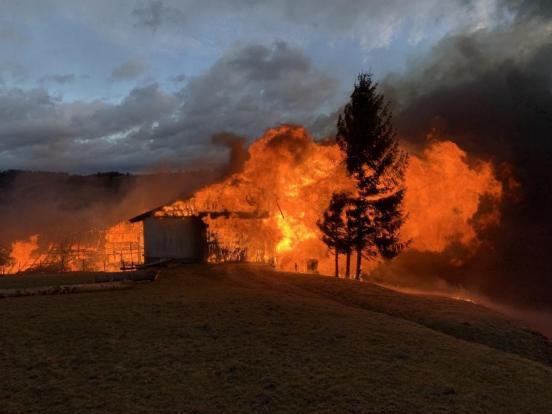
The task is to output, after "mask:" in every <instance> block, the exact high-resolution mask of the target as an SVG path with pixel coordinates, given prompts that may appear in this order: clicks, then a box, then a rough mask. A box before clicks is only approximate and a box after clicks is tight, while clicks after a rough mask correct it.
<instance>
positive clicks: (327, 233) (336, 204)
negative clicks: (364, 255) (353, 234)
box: [316, 193, 350, 277]
mask: <svg viewBox="0 0 552 414" xmlns="http://www.w3.org/2000/svg"><path fill="white" fill-rule="evenodd" d="M348 202H349V195H348V194H346V193H334V194H333V196H332V199H331V200H330V205H329V206H328V208H327V210H326V211H325V212H324V215H323V218H322V220H319V221H318V222H317V223H316V224H317V225H318V228H319V229H320V231H321V232H322V241H323V242H324V243H326V245H327V246H328V247H329V248H330V249H332V250H333V251H334V254H335V277H339V253H343V252H347V250H346V249H347V245H346V240H347V239H348V235H347V229H346V225H345V221H344V219H343V212H344V209H345V207H346V205H347V203H348ZM349 252H350V249H349ZM349 255H350V253H349Z"/></svg>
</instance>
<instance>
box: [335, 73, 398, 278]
mask: <svg viewBox="0 0 552 414" xmlns="http://www.w3.org/2000/svg"><path fill="white" fill-rule="evenodd" d="M377 86H378V85H377V83H375V82H373V81H372V75H371V74H369V73H361V74H360V75H359V76H358V79H357V82H356V83H355V87H354V90H353V93H352V94H351V99H350V102H349V103H348V104H347V105H346V106H345V108H344V111H343V114H342V115H340V116H339V119H338V122H337V136H336V140H337V143H338V144H339V146H340V148H341V149H342V150H343V151H344V153H345V155H346V158H345V160H346V166H347V171H348V172H349V174H351V176H352V177H353V178H354V179H355V181H356V183H357V189H358V194H357V195H356V196H355V199H354V200H353V202H352V205H353V208H352V210H351V212H350V218H351V223H350V224H351V227H352V229H353V235H354V237H353V239H352V246H351V247H352V248H354V250H355V251H356V255H357V266H356V278H357V279H360V275H361V261H362V257H365V258H367V259H373V258H375V257H377V256H380V257H382V258H384V259H390V258H393V257H395V256H396V255H397V254H399V253H400V252H401V250H402V249H403V248H404V247H405V243H402V242H401V241H400V238H399V230H400V227H401V225H402V224H403V222H404V218H405V216H404V214H403V212H402V209H401V206H402V201H403V198H404V193H405V186H404V172H405V168H406V164H407V155H406V153H404V152H403V151H401V150H400V148H399V144H398V140H397V137H396V133H395V130H394V128H393V125H392V120H391V111H390V109H389V104H388V103H387V102H385V99H384V96H383V95H382V94H380V93H379V92H378V91H377Z"/></svg>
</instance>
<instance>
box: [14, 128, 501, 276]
mask: <svg viewBox="0 0 552 414" xmlns="http://www.w3.org/2000/svg"><path fill="white" fill-rule="evenodd" d="M343 161H344V159H343V154H342V152H341V151H340V149H339V148H338V147H337V145H336V144H334V143H330V142H322V143H321V142H316V141H315V140H314V139H313V138H312V137H311V136H310V135H309V133H308V132H307V131H306V130H305V129H304V128H302V127H298V126H289V125H284V126H280V127H277V128H273V129H270V130H268V131H267V132H266V133H265V134H264V135H263V136H262V137H261V138H259V139H258V140H256V141H255V142H253V144H252V145H251V146H250V148H249V159H248V160H247V161H246V162H245V165H244V168H243V170H242V171H241V172H239V173H235V174H233V175H231V176H230V177H228V178H227V179H225V180H224V181H222V182H220V183H216V184H213V185H210V186H208V187H206V188H204V189H202V190H200V191H199V192H197V193H196V194H195V195H194V196H193V197H192V198H190V199H187V200H179V201H176V202H175V203H173V204H170V205H167V206H165V207H164V208H163V209H161V210H159V211H158V212H157V213H156V214H157V215H160V216H187V215H193V214H197V213H198V212H200V211H203V212H219V213H220V212H227V213H228V214H220V215H207V216H206V217H205V218H204V220H205V221H206V224H207V225H208V229H209V237H210V240H211V241H213V242H214V243H216V246H217V249H212V250H210V256H209V260H211V261H215V262H216V261H225V260H248V261H257V262H269V263H273V264H274V265H276V266H277V267H278V268H280V269H284V270H298V271H308V270H311V271H313V270H315V269H316V270H317V271H320V272H321V273H328V274H329V273H331V271H332V266H333V262H332V260H333V259H332V257H331V254H330V252H329V251H328V249H327V247H326V246H325V245H324V244H323V243H322V242H321V240H320V233H319V230H318V227H317V225H316V222H317V220H319V219H320V217H321V216H322V213H323V212H324V210H325V209H326V207H327V206H328V203H329V200H330V198H331V196H332V194H333V193H334V192H338V191H350V192H354V189H355V184H354V182H353V181H352V180H351V178H350V177H348V175H347V174H346V170H345V166H344V162H343ZM406 186H407V193H406V196H405V201H404V209H405V212H406V213H407V215H408V218H407V221H406V223H405V225H404V227H403V229H402V237H403V239H404V240H405V241H406V240H412V243H411V244H410V248H412V249H417V250H420V251H431V252H440V251H443V250H444V249H445V248H446V247H447V246H448V245H450V244H451V243H460V244H462V245H465V246H467V247H469V246H477V244H478V231H481V230H484V229H485V227H487V226H492V225H496V224H497V223H498V222H499V220H500V211H499V209H498V205H499V201H500V199H501V197H502V186H501V183H500V182H499V181H498V180H497V178H496V177H495V174H494V171H493V165H492V164H491V163H490V162H484V161H480V160H475V159H470V158H469V156H468V155H467V154H466V153H465V152H464V151H463V150H462V149H461V148H459V147H458V146H457V145H456V144H455V143H454V142H452V141H449V140H436V139H432V140H431V141H428V144H427V146H426V148H425V150H424V151H423V152H421V153H419V154H411V156H410V161H409V166H408V169H407V173H406ZM483 199H485V200H487V204H490V208H487V211H486V213H485V214H481V213H480V205H481V203H482V200H483ZM478 213H479V214H478ZM96 233H98V232H96ZM99 233H101V234H100V237H99V238H97V239H96V240H95V241H94V243H91V242H88V243H81V244H80V245H79V247H78V249H77V254H72V255H71V258H72V259H71V260H66V262H65V263H64V264H63V265H64V266H65V267H66V268H67V269H69V270H80V269H97V270H104V269H105V270H114V269H115V268H119V267H121V266H124V265H125V263H126V264H136V263H139V262H140V261H141V259H142V257H141V255H142V254H143V252H142V250H141V249H142V244H143V241H142V233H141V228H140V227H139V225H131V224H125V223H121V224H119V225H117V226H114V227H112V228H110V229H107V230H104V231H102V232H99ZM68 248H69V249H70V250H71V251H72V252H73V253H74V250H75V243H72V244H71V245H70V246H69V247H68ZM62 253H63V249H61V251H60V249H59V248H58V249H57V250H56V249H55V248H54V247H52V246H42V247H41V246H40V236H39V235H37V236H33V237H31V238H30V239H29V240H27V241H19V242H15V243H14V244H13V245H12V252H11V255H12V257H13V258H14V262H13V264H12V265H11V268H12V270H16V271H17V270H20V269H23V268H25V267H26V266H27V267H30V266H31V264H32V263H34V264H35V265H36V263H47V260H46V259H45V256H44V255H46V256H52V257H56V258H57V262H58V263H59V262H60V254H62ZM56 255H57V256H56ZM375 265H376V263H373V264H372V265H368V266H367V267H366V266H365V269H369V268H370V266H375Z"/></svg>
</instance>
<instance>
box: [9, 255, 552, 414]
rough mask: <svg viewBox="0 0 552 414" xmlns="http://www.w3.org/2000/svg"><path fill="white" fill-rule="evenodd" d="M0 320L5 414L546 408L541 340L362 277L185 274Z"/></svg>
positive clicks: (30, 301)
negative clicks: (363, 280) (353, 279)
mask: <svg viewBox="0 0 552 414" xmlns="http://www.w3.org/2000/svg"><path fill="white" fill-rule="evenodd" d="M73 277H74V276H73ZM60 280H61V279H60ZM62 283H64V282H62ZM0 287H3V286H0ZM6 287H7V286H6ZM10 287H11V286H10ZM0 313H1V315H2V323H1V324H0V373H1V376H2V378H1V381H2V382H1V384H2V386H1V387H0V412H29V411H34V412H37V411H40V412H112V413H116V412H129V411H134V412H152V411H153V412H158V411H165V412H178V411H181V412H217V411H224V412H244V411H251V410H256V411H261V412H262V411H271V412H306V411H316V412H327V413H335V412H405V411H408V412H428V411H429V412H543V413H547V412H552V369H551V368H550V366H549V365H547V363H546V361H548V360H547V358H548V357H547V355H548V354H547V349H549V348H547V346H548V345H549V344H548V345H547V343H546V342H545V341H544V339H543V338H542V337H539V336H537V335H533V334H531V333H530V332H527V331H524V330H523V329H520V328H517V327H515V326H514V325H512V324H511V323H509V322H508V321H506V320H504V319H502V318H501V317H500V316H499V315H497V314H494V313H492V312H489V311H486V310H485V309H483V308H481V307H477V306H473V305H470V304H467V303H466V304H465V303H461V302H452V301H448V300H445V299H438V298H423V297H422V298H419V297H411V296H407V295H402V294H399V293H395V292H390V291H388V290H386V289H382V288H379V287H376V286H372V285H368V284H357V283H354V282H347V281H335V280H332V279H329V278H317V277H298V276H293V275H286V274H275V273H272V272H271V271H269V270H268V269H266V268H261V267H255V266H235V265H234V266H231V265H228V266H221V267H206V266H189V267H183V268H175V269H168V270H165V271H163V273H162V275H161V278H160V279H159V280H158V281H157V282H155V283H153V284H145V285H137V286H136V287H135V288H134V289H131V290H128V291H114V292H102V293H92V294H81V295H69V296H45V297H29V298H11V299H4V300H1V301H0ZM462 338H463V339H462ZM482 343H486V344H488V345H490V346H487V345H482ZM505 344H506V345H505ZM508 344H510V345H508ZM511 344H514V345H511ZM493 346H494V347H493ZM496 347H500V348H502V349H503V350H499V349H496ZM504 350H506V351H508V352H505V351H504ZM516 353H517V354H516ZM529 358H532V359H533V360H531V359H529ZM534 360H538V361H541V362H536V361H534Z"/></svg>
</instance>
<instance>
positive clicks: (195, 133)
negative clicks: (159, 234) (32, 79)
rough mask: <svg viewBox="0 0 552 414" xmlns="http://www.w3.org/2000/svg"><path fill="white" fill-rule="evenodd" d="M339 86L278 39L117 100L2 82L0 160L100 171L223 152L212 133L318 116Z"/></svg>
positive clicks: (249, 132)
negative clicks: (168, 87) (69, 96)
mask: <svg viewBox="0 0 552 414" xmlns="http://www.w3.org/2000/svg"><path fill="white" fill-rule="evenodd" d="M335 87H336V81H335V80H333V79H332V78H331V77H329V76H327V75H326V74H324V73H322V72H320V71H318V70H317V69H316V68H314V67H313V66H312V64H311V62H310V60H309V58H308V57H306V56H305V55H304V54H303V53H302V52H300V51H299V50H297V49H294V48H291V47H289V46H288V45H286V44H285V43H282V42H279V43H275V44H273V45H271V46H260V45H252V46H245V47H239V48H235V49H232V50H231V51H229V52H228V53H227V54H226V55H224V56H223V57H222V58H221V59H219V60H218V61H217V62H215V63H214V64H213V66H212V67H211V68H209V69H208V70H207V71H205V72H204V73H203V74H201V75H200V76H197V77H194V78H189V80H188V82H187V83H186V84H185V85H184V86H183V87H182V88H181V89H180V90H179V91H178V92H176V93H174V94H173V93H168V92H166V91H164V90H163V89H161V88H160V86H159V85H158V84H151V85H147V86H143V87H136V88H134V89H133V90H131V91H130V92H129V94H128V95H127V96H126V97H125V98H124V99H123V100H122V101H121V102H119V103H117V104H112V103H106V102H102V101H92V102H82V101H76V102H71V103H65V102H64V101H63V100H62V99H61V97H56V96H53V95H51V94H50V93H49V92H48V91H47V90H46V89H35V90H20V89H13V88H12V89H4V90H0V162H1V163H2V165H3V166H4V168H17V167H18V166H19V165H27V166H28V168H33V169H48V170H51V169H58V168H59V166H62V168H63V169H71V170H73V171H75V170H76V171H93V170H97V169H102V170H106V169H107V170H112V169H120V170H137V169H141V168H143V167H145V166H148V165H151V164H152V163H154V162H158V161H161V160H163V161H166V162H169V163H170V164H172V165H175V163H176V165H178V163H180V164H181V165H182V163H185V162H189V161H191V160H193V159H197V158H202V157H205V158H207V155H209V156H213V157H214V158H215V159H218V158H217V157H219V158H220V156H222V155H223V154H219V155H217V153H219V152H223V151H220V150H217V149H216V147H220V145H218V146H215V147H213V144H212V143H211V142H210V139H211V136H212V135H213V134H216V133H218V132H220V131H229V132H232V133H236V134H241V135H246V136H248V137H253V136H256V135H258V134H260V133H262V132H263V131H264V129H266V128H267V127H269V126H273V125H276V124H279V123H282V122H301V123H309V122H312V121H314V120H315V115H314V114H316V113H317V111H318V110H319V109H320V107H321V106H322V105H324V104H325V103H327V102H328V101H329V100H330V98H331V97H333V95H334V94H335ZM219 144H220V143H219ZM232 148H234V147H232V146H230V149H232ZM234 149H235V148H234ZM213 151H214V154H213Z"/></svg>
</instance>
